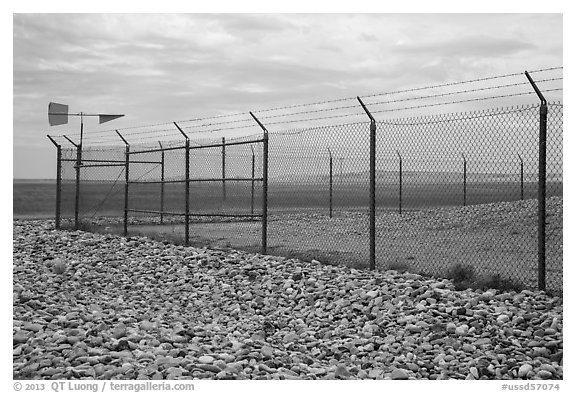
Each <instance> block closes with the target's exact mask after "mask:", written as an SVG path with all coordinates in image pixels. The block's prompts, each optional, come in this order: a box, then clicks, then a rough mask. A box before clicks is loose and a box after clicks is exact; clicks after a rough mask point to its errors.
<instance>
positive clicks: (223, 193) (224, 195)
mask: <svg viewBox="0 0 576 393" xmlns="http://www.w3.org/2000/svg"><path fill="white" fill-rule="evenodd" d="M222 198H223V199H224V200H226V138H225V137H222Z"/></svg>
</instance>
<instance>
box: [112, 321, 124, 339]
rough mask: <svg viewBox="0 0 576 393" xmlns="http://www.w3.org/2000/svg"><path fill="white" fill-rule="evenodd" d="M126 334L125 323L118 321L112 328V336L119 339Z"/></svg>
mask: <svg viewBox="0 0 576 393" xmlns="http://www.w3.org/2000/svg"><path fill="white" fill-rule="evenodd" d="M125 336H126V325H124V324H123V323H119V324H118V325H116V326H115V327H114V329H112V337H114V338H116V339H119V338H122V337H125Z"/></svg>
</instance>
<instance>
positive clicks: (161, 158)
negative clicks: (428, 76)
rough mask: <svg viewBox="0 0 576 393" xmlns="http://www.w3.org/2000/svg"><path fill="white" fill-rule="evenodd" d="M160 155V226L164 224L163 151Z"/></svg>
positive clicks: (160, 143)
mask: <svg viewBox="0 0 576 393" xmlns="http://www.w3.org/2000/svg"><path fill="white" fill-rule="evenodd" d="M158 144H159V145H160V149H163V147H162V142H160V141H158ZM160 154H161V156H160V181H161V183H160V224H164V150H162V151H161V152H160Z"/></svg>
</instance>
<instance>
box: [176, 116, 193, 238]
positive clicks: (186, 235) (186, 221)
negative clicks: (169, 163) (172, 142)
mask: <svg viewBox="0 0 576 393" xmlns="http://www.w3.org/2000/svg"><path fill="white" fill-rule="evenodd" d="M174 125H175V126H176V128H177V129H178V131H180V133H181V134H182V135H184V138H186V144H185V149H186V157H185V177H186V179H185V182H184V195H185V196H184V197H185V198H186V201H185V203H184V211H185V212H184V244H185V245H187V246H188V245H189V244H190V138H188V135H186V133H185V132H184V131H183V130H182V128H180V126H179V125H178V124H177V123H176V122H174Z"/></svg>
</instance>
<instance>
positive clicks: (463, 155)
mask: <svg viewBox="0 0 576 393" xmlns="http://www.w3.org/2000/svg"><path fill="white" fill-rule="evenodd" d="M462 158H463V159H464V206H466V157H465V156H464V153H462Z"/></svg>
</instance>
